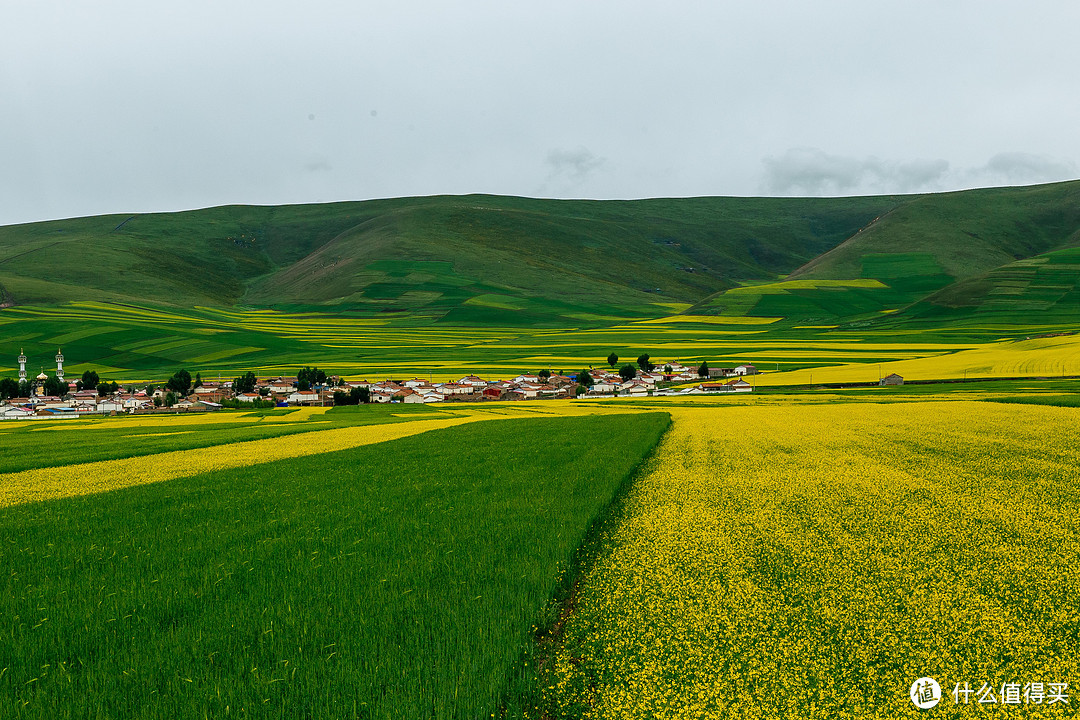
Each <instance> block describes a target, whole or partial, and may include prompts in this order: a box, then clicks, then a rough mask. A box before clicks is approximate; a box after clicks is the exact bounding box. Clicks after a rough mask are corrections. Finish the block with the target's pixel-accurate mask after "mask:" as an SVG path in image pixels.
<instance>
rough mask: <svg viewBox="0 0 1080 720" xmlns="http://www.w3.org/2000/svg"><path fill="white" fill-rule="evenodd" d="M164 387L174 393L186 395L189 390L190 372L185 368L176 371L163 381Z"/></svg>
mask: <svg viewBox="0 0 1080 720" xmlns="http://www.w3.org/2000/svg"><path fill="white" fill-rule="evenodd" d="M165 387H167V388H168V389H170V390H172V391H173V392H174V393H176V394H177V395H180V396H184V395H187V394H188V392H189V391H190V390H191V373H189V372H188V371H187V370H179V371H177V372H176V373H175V374H174V375H173V376H172V377H171V378H169V381H168V382H167V383H165Z"/></svg>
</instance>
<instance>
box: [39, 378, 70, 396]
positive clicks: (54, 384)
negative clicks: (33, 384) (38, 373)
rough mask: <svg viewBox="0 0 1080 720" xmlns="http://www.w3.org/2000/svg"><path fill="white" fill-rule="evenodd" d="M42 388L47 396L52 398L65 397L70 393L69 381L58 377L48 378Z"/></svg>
mask: <svg viewBox="0 0 1080 720" xmlns="http://www.w3.org/2000/svg"><path fill="white" fill-rule="evenodd" d="M41 387H42V388H43V389H44V390H45V394H46V395H48V396H50V397H64V396H65V395H67V393H68V384H67V381H66V380H61V379H60V378H58V377H51V378H47V379H46V380H45V381H44V382H42V383H41Z"/></svg>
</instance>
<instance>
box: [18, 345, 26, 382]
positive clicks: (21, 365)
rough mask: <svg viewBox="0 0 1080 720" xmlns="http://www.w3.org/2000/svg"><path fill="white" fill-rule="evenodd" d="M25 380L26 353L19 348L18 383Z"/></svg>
mask: <svg viewBox="0 0 1080 720" xmlns="http://www.w3.org/2000/svg"><path fill="white" fill-rule="evenodd" d="M25 379H26V353H24V352H23V350H22V348H19V382H22V381H23V380H25Z"/></svg>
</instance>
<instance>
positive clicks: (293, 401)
mask: <svg viewBox="0 0 1080 720" xmlns="http://www.w3.org/2000/svg"><path fill="white" fill-rule="evenodd" d="M285 402H287V403H289V404H290V405H318V404H319V393H317V392H315V391H314V390H304V391H299V390H298V391H296V392H293V393H291V394H290V395H288V397H286V398H285Z"/></svg>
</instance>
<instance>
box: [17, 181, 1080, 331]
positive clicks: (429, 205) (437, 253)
mask: <svg viewBox="0 0 1080 720" xmlns="http://www.w3.org/2000/svg"><path fill="white" fill-rule="evenodd" d="M1078 245H1080V182H1070V183H1057V184H1051V185H1041V186H1034V187H1022V188H995V189H986V190H971V191H965V192H955V193H943V194H937V195H912V196H895V197H893V196H889V197H869V198H809V199H807V198H680V199H653V200H632V201H589V200H537V199H528V198H517V197H501V196H489V195H468V196H433V197H421V198H397V199H388V200H371V201H364V202H349V203H333V204H322V205H294V206H280V207H250V206H227V207H218V208H210V209H206V210H194V211H189V212H181V213H160V214H146V215H133V216H131V215H110V216H99V217H92V218H79V219H72V220H58V221H53V222H45V223H34V224H28V225H16V226H8V227H0V293H2V299H0V303H2V304H4V305H11V304H39V305H48V304H58V303H66V302H74V301H112V302H127V303H136V304H137V303H139V302H146V301H152V302H153V303H155V304H157V305H166V306H174V307H183V308H190V307H194V306H200V305H202V306H210V307H235V306H242V307H251V308H259V307H262V308H275V309H281V310H289V311H307V310H311V311H317V312H325V311H333V312H335V313H348V314H350V315H353V316H369V317H370V316H374V315H378V316H379V317H400V318H407V319H410V320H415V321H418V322H424V323H427V322H436V321H437V322H444V323H449V324H463V325H486V324H491V325H551V326H565V325H567V324H568V323H572V324H574V325H581V324H598V323H600V324H602V323H604V322H608V321H610V320H617V319H620V318H624V319H625V318H634V317H648V316H657V315H662V314H669V313H670V312H673V311H676V310H678V309H682V308H690V309H689V310H687V311H686V312H688V313H692V314H724V315H753V316H769V317H785V318H788V319H789V320H792V321H798V322H820V323H837V322H848V321H852V320H858V321H866V320H868V319H874V318H882V317H883V316H884V315H887V314H895V315H892V316H891V317H890V321H891V320H893V319H895V318H901V317H916V316H918V317H931V316H941V317H944V316H945V315H948V316H949V317H953V316H957V317H959V316H961V315H963V316H966V315H969V314H970V313H971V312H973V309H974V308H977V307H978V308H983V309H984V310H983V311H985V309H986V308H989V307H998V308H1000V307H1001V305H1000V302H999V300H1001V298H1002V297H1004V296H1007V295H1010V292H1012V291H1009V290H1006V289H1003V288H1006V287H1007V286H1009V285H1008V282H1006V281H1004V280H1002V281H1001V282H999V280H1000V279H1001V278H1005V277H1012V276H1014V275H1015V274H1016V273H1017V272H1021V271H1022V269H1023V268H1024V267H1026V266H1023V265H1019V266H1017V267H1013V266H1014V264H1016V263H1018V262H1022V261H1025V260H1029V259H1032V258H1036V257H1043V256H1044V255H1046V254H1047V253H1053V252H1055V251H1058V250H1063V249H1067V248H1070V247H1075V246H1078ZM1046 262H1047V263H1049V264H1048V265H1047V267H1050V266H1054V267H1055V268H1057V269H1056V270H1054V273H1055V274H1054V281H1053V282H1052V283H1050V285H1051V286H1053V287H1051V288H1050V289H1049V290H1048V291H1047V292H1050V293H1051V294H1052V293H1053V292H1056V290H1054V288H1055V287H1057V286H1062V287H1064V286H1069V287H1071V285H1070V283H1071V282H1072V280H1071V278H1073V276H1074V275H1076V269H1075V268H1074V264H1073V263H1071V262H1068V263H1059V262H1056V261H1055V260H1054V259H1053V258H1050V259H1049V260H1047V261H1046ZM1044 270H1045V268H1044ZM1024 272H1026V271H1024ZM1040 272H1041V271H1040ZM995 273H998V274H995ZM1066 276H1067V277H1066ZM1040 277H1041V276H1040ZM1063 278H1064V279H1063ZM1042 282H1043V280H1041V279H1039V280H1037V282H1036V283H1035V284H1034V285H1031V283H1029V285H1030V286H1031V287H1030V288H1028V290H1025V291H1024V292H1026V293H1029V294H1030V293H1031V292H1034V289H1033V288H1036V287H1042V285H1040V284H1039V283H1042ZM1003 283H1004V284H1003ZM1009 287H1011V286H1009ZM1025 287H1027V286H1025ZM1044 294H1045V293H1044ZM1012 295H1016V293H1015V292H1012ZM991 296H993V298H996V299H995V300H994V301H993V302H989V303H988V302H986V300H987V299H988V298H990V297H991ZM1069 298H1071V295H1068V294H1067V293H1066V294H1064V295H1062V298H1061V308H1063V310H1062V312H1066V313H1067V312H1068V304H1069V302H1070V300H1069ZM1056 302H1057V301H1055V303H1056ZM920 303H921V304H920ZM995 303H997V304H995ZM1010 307H1014V308H1019V307H1021V306H1020V305H1017V304H1015V303H1014V304H1013V306H1010ZM909 308H910V311H909Z"/></svg>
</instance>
